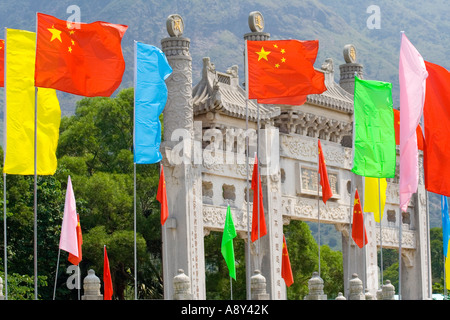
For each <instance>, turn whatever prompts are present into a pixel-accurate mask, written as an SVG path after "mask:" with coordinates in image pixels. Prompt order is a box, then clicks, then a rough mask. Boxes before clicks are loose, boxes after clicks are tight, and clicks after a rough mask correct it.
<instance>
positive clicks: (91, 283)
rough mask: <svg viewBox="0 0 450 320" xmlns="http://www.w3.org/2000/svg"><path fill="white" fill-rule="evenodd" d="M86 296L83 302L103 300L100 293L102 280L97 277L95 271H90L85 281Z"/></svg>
mask: <svg viewBox="0 0 450 320" xmlns="http://www.w3.org/2000/svg"><path fill="white" fill-rule="evenodd" d="M83 289H84V295H83V296H82V297H81V300H103V295H102V294H101V293H100V279H99V278H98V277H97V276H96V275H95V271H94V270H92V269H90V270H89V271H88V275H87V276H86V278H84V280H83Z"/></svg>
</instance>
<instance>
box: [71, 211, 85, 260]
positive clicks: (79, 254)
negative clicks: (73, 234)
mask: <svg viewBox="0 0 450 320" xmlns="http://www.w3.org/2000/svg"><path fill="white" fill-rule="evenodd" d="M77 219H78V223H77V228H76V230H77V243H78V256H76V255H73V254H72V253H70V252H69V258H68V260H69V262H70V263H71V264H73V265H75V266H77V265H78V264H79V263H80V261H81V260H82V259H83V258H82V254H81V245H82V244H83V237H82V234H81V226H80V216H79V215H78V214H77Z"/></svg>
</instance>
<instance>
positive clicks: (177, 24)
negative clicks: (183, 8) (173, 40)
mask: <svg viewBox="0 0 450 320" xmlns="http://www.w3.org/2000/svg"><path fill="white" fill-rule="evenodd" d="M166 28H167V32H168V33H169V35H170V36H171V37H181V36H182V35H183V32H184V21H183V18H182V17H181V16H180V15H179V14H171V15H170V16H168V17H167V20H166Z"/></svg>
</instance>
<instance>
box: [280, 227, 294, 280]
mask: <svg viewBox="0 0 450 320" xmlns="http://www.w3.org/2000/svg"><path fill="white" fill-rule="evenodd" d="M282 255H283V257H282V258H281V277H282V278H283V279H284V282H285V283H286V286H288V287H290V286H291V285H292V284H293V283H294V276H293V275H292V268H291V261H290V260H289V253H288V249H287V245H286V238H285V237H284V234H283V251H282Z"/></svg>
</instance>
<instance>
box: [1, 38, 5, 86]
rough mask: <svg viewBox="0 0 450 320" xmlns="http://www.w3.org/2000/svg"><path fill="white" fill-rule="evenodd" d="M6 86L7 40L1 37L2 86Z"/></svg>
mask: <svg viewBox="0 0 450 320" xmlns="http://www.w3.org/2000/svg"><path fill="white" fill-rule="evenodd" d="M4 86H5V40H2V39H0V87H4Z"/></svg>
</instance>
